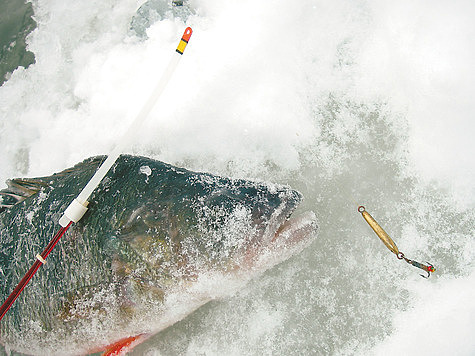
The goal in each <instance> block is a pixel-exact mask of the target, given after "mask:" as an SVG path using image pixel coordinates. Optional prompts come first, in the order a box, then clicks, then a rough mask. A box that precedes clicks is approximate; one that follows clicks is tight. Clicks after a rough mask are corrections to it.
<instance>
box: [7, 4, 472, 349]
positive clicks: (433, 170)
mask: <svg viewBox="0 0 475 356" xmlns="http://www.w3.org/2000/svg"><path fill="white" fill-rule="evenodd" d="M4 3H5V5H2V6H3V7H5V9H6V10H5V12H3V13H2V14H0V20H1V22H0V25H1V26H0V36H1V37H2V38H0V40H1V41H0V43H1V45H2V46H3V47H2V52H1V53H2V57H1V63H0V64H1V66H0V68H1V69H2V71H3V73H0V74H2V75H4V76H5V77H4V80H5V82H4V83H3V85H2V86H1V87H0V103H1V105H0V143H1V144H0V167H1V168H0V181H2V182H3V181H5V180H6V179H8V178H11V177H21V176H45V175H50V174H51V173H53V172H57V171H60V170H62V169H64V168H66V167H69V166H71V165H73V164H75V163H76V162H79V161H81V160H83V159H84V158H86V157H89V156H92V155H96V154H105V153H107V152H109V150H110V149H111V147H112V146H113V145H114V142H116V140H119V139H120V138H121V136H122V134H123V133H124V130H125V129H126V128H127V125H128V123H130V122H131V120H133V117H134V114H135V113H136V112H137V110H138V109H139V108H140V105H142V103H143V101H144V100H145V99H146V98H147V97H148V95H149V93H150V90H151V89H152V88H153V86H154V84H155V83H156V80H157V79H158V78H159V77H160V74H161V73H162V71H163V70H164V66H165V65H166V64H167V63H168V61H169V58H170V56H171V55H172V54H173V51H174V48H175V47H176V45H177V41H178V39H179V38H180V36H181V34H182V33H183V30H184V29H185V27H187V26H192V27H193V31H194V33H193V36H192V38H191V41H190V44H189V45H188V47H187V50H186V53H185V55H184V56H183V59H182V61H181V63H180V66H179V67H178V70H177V72H176V74H175V76H174V78H173V80H172V81H171V83H170V85H169V86H168V87H167V90H166V92H165V93H164V95H163V97H162V98H161V100H160V102H159V103H158V105H157V107H156V109H154V111H153V112H152V114H151V115H150V117H149V119H148V121H147V123H146V125H145V127H144V128H143V129H141V131H140V132H139V133H138V135H139V137H140V138H139V139H137V141H136V142H135V144H134V145H133V147H131V148H130V149H129V150H128V152H129V153H133V154H140V155H146V156H149V157H153V158H156V159H160V160H162V161H165V162H168V163H171V164H174V165H178V166H182V167H185V168H188V169H192V170H198V171H207V172H211V173H214V174H220V175H226V176H231V177H238V178H253V179H259V180H265V181H270V182H276V183H283V184H288V185H290V186H292V187H293V188H295V189H297V190H299V191H300V192H301V193H302V194H303V195H304V197H305V200H304V202H303V203H302V205H301V206H300V207H299V211H302V212H303V211H308V210H311V211H314V212H315V214H316V215H317V217H318V221H319V232H318V238H317V239H316V240H315V242H314V243H313V244H312V245H311V246H309V247H308V248H307V249H305V250H304V251H303V252H302V253H300V254H299V255H297V256H294V257H292V258H291V259H289V260H288V261H286V262H284V263H282V264H280V265H278V266H276V267H275V268H273V269H271V270H269V271H267V272H266V273H265V274H264V275H263V276H260V277H259V278H256V279H253V280H252V281H251V282H250V283H249V284H248V285H247V286H246V287H245V288H243V289H241V290H239V291H235V290H230V291H229V293H226V288H227V287H226V286H223V291H221V292H220V293H219V294H220V295H221V294H222V295H223V296H225V297H223V298H222V299H220V300H217V301H212V302H210V303H208V304H206V305H205V306H203V307H201V308H200V309H198V310H197V311H196V312H194V313H193V314H191V315H190V316H188V317H187V318H185V319H184V320H182V321H179V322H178V323H176V324H175V325H173V326H171V327H169V328H168V329H166V330H164V331H163V332H161V333H159V334H157V335H155V336H154V337H152V338H151V339H149V340H148V341H147V342H146V343H144V344H142V345H140V346H138V347H137V348H136V349H135V350H134V351H133V352H132V353H131V354H132V355H142V354H145V355H363V354H365V355H367V354H374V355H381V354H398V355H399V354H422V355H448V354H452V355H473V354H474V353H475V341H474V339H473V337H472V335H471V330H473V327H474V326H475V325H474V323H475V302H474V300H475V298H474V297H475V287H474V286H475V265H474V251H475V240H474V227H475V211H474V209H475V188H474V185H473V181H474V179H475V168H474V167H475V145H474V144H473V135H474V134H475V124H474V123H473V114H474V113H475V104H474V103H473V100H472V99H473V98H472V96H473V83H474V82H475V70H474V69H473V68H472V65H473V63H474V62H475V61H474V60H475V50H474V48H475V25H474V24H473V18H474V16H475V5H474V4H473V2H471V1H462V0H459V1H453V2H450V3H448V2H444V1H438V0H436V1H428V0H422V1H418V2H414V1H409V0H402V1H397V2H394V1H385V0H384V1H376V0H375V1H372V0H357V1H345V0H336V1H320V0H300V1H297V2H295V1H284V0H269V1H251V0H240V1H237V0H227V1H218V0H190V1H184V2H183V6H178V7H177V6H174V5H173V4H172V2H171V1H168V2H167V1H164V0H162V1H159V0H150V1H148V2H145V1H138V0H106V1H104V0H88V1H81V2H69V1H64V0H35V1H32V6H29V5H24V4H23V2H22V1H18V0H17V1H13V0H8V1H5V2H4ZM32 14H33V15H32ZM31 16H33V17H32V18H31ZM5 24H6V25H5ZM8 24H15V26H16V27H15V26H13V25H8ZM7 25H8V26H7ZM30 31H31V32H30ZM12 33H13V35H12ZM28 33H29V34H28ZM25 36H26V39H25ZM23 40H24V41H25V43H26V46H27V47H26V49H25V47H24V46H22V45H21V43H22V41H23ZM13 52H14V53H13ZM12 53H13V54H12ZM7 54H8V55H7ZM33 55H34V59H33V57H32V56H33ZM18 65H19V67H18V68H17V69H16V70H14V69H13V68H15V67H17V66H18ZM28 65H29V66H28ZM25 67H26V68H25ZM5 68H6V69H5ZM358 205H364V206H365V207H366V209H367V210H368V211H369V212H370V213H371V214H372V215H373V216H374V217H375V218H376V219H377V220H378V222H379V223H380V224H381V225H383V227H384V228H385V230H386V231H387V232H388V233H389V235H390V236H391V237H392V238H393V239H394V240H395V242H396V243H397V245H398V247H399V249H400V250H402V251H403V252H404V253H405V254H406V255H407V256H408V257H409V258H413V259H414V260H417V261H421V262H426V261H428V262H430V263H432V264H433V265H434V266H435V267H436V269H437V270H436V272H435V273H433V275H432V276H431V277H430V278H429V279H427V280H425V279H423V278H421V277H420V276H419V272H420V271H419V270H418V269H416V268H414V267H412V266H410V265H408V264H406V263H404V262H402V261H399V260H398V259H397V258H395V256H394V255H393V254H391V253H390V252H389V251H388V250H387V249H386V248H385V247H384V245H383V244H382V243H381V241H379V239H378V238H377V236H376V235H375V234H374V233H373V231H372V230H371V229H370V228H369V227H368V225H367V224H366V222H365V221H364V220H363V219H362V218H361V216H360V214H359V213H358V212H357V207H358ZM40 272H41V271H40ZM5 297H6V296H3V299H5ZM7 352H8V350H2V351H0V353H7Z"/></svg>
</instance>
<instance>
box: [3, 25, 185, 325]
mask: <svg viewBox="0 0 475 356" xmlns="http://www.w3.org/2000/svg"><path fill="white" fill-rule="evenodd" d="M192 32H193V31H192V30H191V28H190V27H187V28H186V29H185V32H184V33H183V36H182V38H181V40H180V42H179V44H178V47H177V48H176V51H175V53H176V54H175V55H174V56H173V57H172V59H171V60H170V63H169V64H168V66H167V68H166V69H165V71H164V73H163V74H162V77H161V78H160V80H159V81H158V83H157V85H156V87H155V89H154V90H153V92H152V94H151V95H150V97H149V98H148V100H147V101H146V102H145V104H144V105H143V107H142V109H141V110H140V112H139V113H138V114H137V116H136V118H135V120H134V121H133V122H132V124H131V125H130V127H129V128H128V129H127V131H126V133H125V135H124V136H123V137H122V139H121V140H120V141H119V143H118V144H117V145H116V146H115V148H114V149H113V150H112V151H111V152H110V153H109V155H107V159H106V160H105V161H104V162H103V163H102V165H101V166H100V167H99V169H98V170H97V171H96V173H95V174H94V176H93V177H92V178H91V180H90V181H89V182H88V183H87V184H86V186H85V187H84V188H83V190H82V191H81V192H80V193H79V195H78V196H77V198H76V199H74V200H73V201H72V202H71V204H69V206H68V207H67V208H66V210H65V211H64V213H63V215H62V216H61V218H60V219H59V224H60V225H61V228H60V229H59V231H58V232H57V233H56V235H54V237H53V238H52V239H51V241H50V242H49V244H48V246H47V247H46V248H45V249H44V251H43V252H42V253H41V254H37V255H36V261H35V262H34V263H33V265H32V266H31V267H30V269H29V270H28V272H27V273H26V274H25V276H24V277H23V278H22V280H21V281H20V283H18V285H17V286H16V288H15V289H14V290H13V292H12V293H11V294H10V295H9V296H8V298H7V299H6V300H5V302H4V303H3V304H2V306H1V307H0V320H2V318H3V317H4V316H5V314H6V313H7V311H8V309H10V307H11V306H12V304H13V303H14V302H15V300H16V299H17V298H18V296H19V295H20V293H21V292H22V291H23V289H24V288H25V287H26V285H27V284H28V282H29V281H30V280H31V278H32V277H33V276H34V275H35V273H36V272H37V271H38V269H39V268H40V266H41V265H43V264H45V263H46V258H47V257H48V255H49V254H50V253H51V251H52V250H53V248H54V247H55V246H56V244H57V243H58V241H59V240H60V239H61V237H62V236H63V235H64V233H65V232H66V231H67V230H68V229H69V227H70V226H71V225H72V224H73V223H77V222H78V221H79V220H81V218H82V217H83V216H84V214H85V213H86V211H87V209H88V208H87V206H88V204H89V202H88V199H89V197H90V196H91V194H92V192H93V191H94V190H95V189H96V188H97V186H98V185H99V183H100V182H101V181H102V179H103V178H104V177H105V175H106V174H107V172H109V170H110V169H111V167H112V166H113V165H114V163H115V161H116V160H117V158H119V155H120V154H121V152H123V150H124V148H125V147H127V146H128V145H129V143H130V142H131V141H132V140H133V138H134V136H135V133H136V132H137V131H138V129H139V127H140V126H141V125H142V124H143V122H144V121H145V118H146V117H147V116H148V114H149V113H150V111H152V109H153V107H154V105H155V103H156V102H157V100H158V99H159V98H160V95H161V94H162V92H163V91H164V89H165V87H166V86H167V84H168V82H169V81H170V78H171V77H172V75H173V73H174V72H175V69H176V67H177V66H178V63H179V62H180V59H181V57H182V55H183V53H184V51H185V48H186V45H187V44H188V41H189V40H190V37H191V34H192Z"/></svg>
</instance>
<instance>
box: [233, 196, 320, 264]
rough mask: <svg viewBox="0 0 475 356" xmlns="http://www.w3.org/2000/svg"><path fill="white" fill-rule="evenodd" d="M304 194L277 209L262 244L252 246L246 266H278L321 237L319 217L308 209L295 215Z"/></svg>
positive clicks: (248, 250) (249, 248) (246, 259)
mask: <svg viewBox="0 0 475 356" xmlns="http://www.w3.org/2000/svg"><path fill="white" fill-rule="evenodd" d="M300 201H301V196H299V197H298V199H297V200H295V199H290V200H289V201H286V202H284V203H283V204H282V206H281V207H280V209H277V210H276V211H275V212H274V214H273V216H272V217H271V219H270V221H269V222H268V226H267V229H266V232H265V233H264V236H262V237H261V239H262V240H261V244H260V245H259V246H256V245H254V244H252V245H250V246H248V248H247V251H246V253H245V259H244V262H245V263H244V266H242V267H244V269H255V270H260V269H261V268H262V269H267V268H270V267H272V266H273V265H276V264H278V263H280V262H283V261H285V260H286V259H288V258H290V257H292V256H293V255H295V254H297V253H299V252H301V251H302V250H303V249H304V248H305V247H307V246H308V245H309V244H310V243H311V242H312V241H313V240H314V239H315V237H316V236H317V229H318V226H317V218H316V215H315V213H314V212H312V211H307V212H303V213H300V214H298V215H297V216H293V213H294V211H295V210H296V208H297V206H298V204H299V203H300Z"/></svg>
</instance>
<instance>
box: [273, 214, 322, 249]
mask: <svg viewBox="0 0 475 356" xmlns="http://www.w3.org/2000/svg"><path fill="white" fill-rule="evenodd" d="M316 220H317V219H316V216H315V213H313V212H312V211H308V212H305V213H302V214H300V215H299V216H297V217H293V216H289V217H288V218H287V219H286V220H285V221H284V222H283V223H282V225H280V226H279V228H278V229H277V230H276V231H275V233H274V236H273V238H272V240H271V241H270V245H271V246H275V247H279V246H280V245H282V244H284V245H285V246H286V247H292V246H293V245H295V244H299V243H301V242H305V241H306V240H308V239H311V237H312V236H313V235H315V233H316V231H317V222H316Z"/></svg>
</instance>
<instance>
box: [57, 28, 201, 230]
mask: <svg viewBox="0 0 475 356" xmlns="http://www.w3.org/2000/svg"><path fill="white" fill-rule="evenodd" d="M191 34H192V30H191V28H190V27H188V28H187V29H186V30H185V32H184V34H183V37H182V38H181V41H180V43H179V45H178V48H177V49H176V52H175V54H174V55H173V57H172V59H171V60H170V63H169V64H168V66H167V68H166V69H165V71H164V73H163V74H162V77H161V78H160V81H159V82H158V83H157V86H156V87H155V89H154V90H153V92H152V94H151V95H150V97H149V98H148V100H147V101H146V102H145V104H144V105H143V107H142V109H141V110H140V112H139V113H138V114H137V117H136V118H135V120H134V121H133V122H132V124H131V125H130V127H129V128H128V129H127V131H126V133H125V135H124V136H123V137H122V139H121V140H120V142H119V143H118V144H117V145H116V146H115V148H114V149H113V150H112V151H111V152H110V153H109V155H108V156H107V159H106V160H105V161H104V163H102V165H101V166H100V167H99V169H98V170H97V171H96V173H95V174H94V176H93V177H92V178H91V180H90V181H89V182H88V183H87V184H86V186H85V187H84V188H83V190H82V191H81V193H79V195H78V196H77V198H76V199H74V200H73V201H72V202H71V204H70V205H69V206H68V207H67V208H66V210H65V211H64V213H63V216H62V217H61V218H60V219H59V224H60V225H61V226H62V227H66V226H67V225H68V224H69V223H70V222H71V221H73V222H78V221H79V220H80V219H81V218H82V217H83V215H84V214H85V213H86V211H87V205H88V204H89V203H88V199H89V197H90V196H91V194H92V192H93V191H94V190H95V189H96V188H97V186H98V185H99V183H100V182H101V181H102V179H103V178H104V177H105V175H106V174H107V172H109V170H110V169H111V167H112V166H113V165H114V163H115V161H116V160H117V158H119V155H120V154H121V152H123V150H124V148H126V147H127V146H128V145H129V144H130V143H131V142H132V141H133V139H134V137H135V134H136V132H137V131H138V129H139V128H140V126H141V125H142V124H143V122H144V121H145V119H146V117H147V116H148V114H150V111H152V109H153V107H154V105H155V103H156V102H157V100H158V99H159V98H160V95H161V94H162V92H163V90H164V89H165V87H166V86H167V84H168V82H169V81H170V78H171V77H172V75H173V72H174V71H175V69H176V67H177V66H178V63H179V62H180V59H181V56H182V54H183V52H184V49H185V47H186V44H187V43H188V40H189V39H190V36H191Z"/></svg>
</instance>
